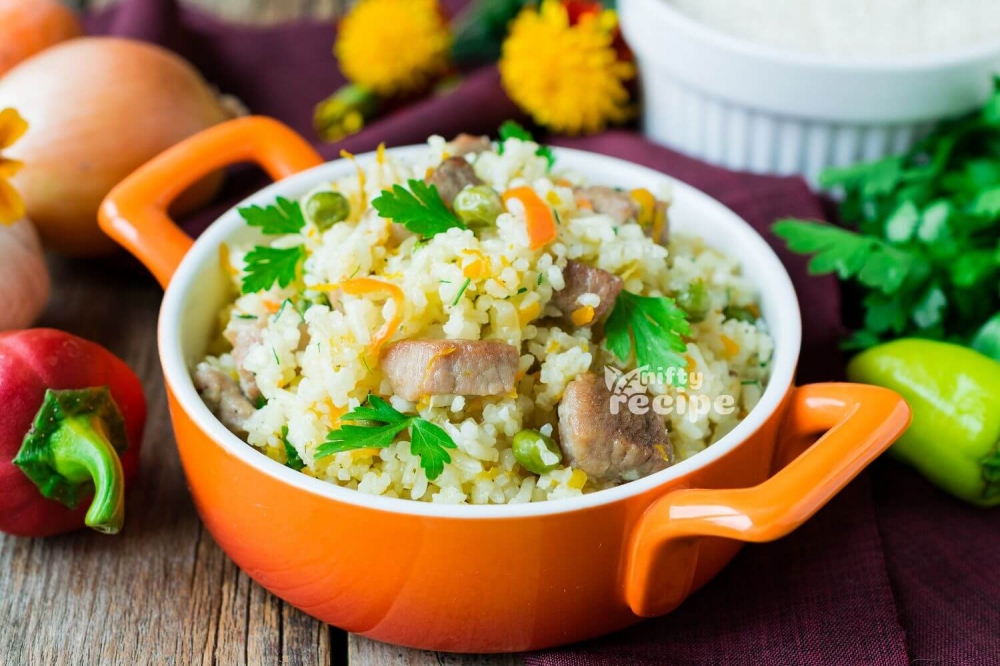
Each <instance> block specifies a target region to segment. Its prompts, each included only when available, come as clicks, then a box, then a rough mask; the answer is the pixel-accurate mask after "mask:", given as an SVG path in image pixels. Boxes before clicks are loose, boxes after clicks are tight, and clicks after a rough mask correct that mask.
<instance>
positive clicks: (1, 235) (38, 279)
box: [0, 220, 50, 332]
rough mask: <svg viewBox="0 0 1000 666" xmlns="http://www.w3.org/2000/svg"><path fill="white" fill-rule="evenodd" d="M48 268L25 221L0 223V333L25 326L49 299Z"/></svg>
mask: <svg viewBox="0 0 1000 666" xmlns="http://www.w3.org/2000/svg"><path fill="white" fill-rule="evenodd" d="M49 289H50V281H49V269H48V267H47V266H46V265H45V256H44V255H43V254H42V244H41V243H40V242H39V240H38V234H37V233H35V228H34V227H33V226H32V225H31V222H29V221H28V220H20V221H19V222H15V223H14V224H12V225H10V226H4V225H0V303H3V307H2V308H0V332H2V331H12V330H16V329H21V328H28V327H30V326H31V325H32V324H34V323H35V322H36V321H37V320H38V316H39V315H40V314H41V313H42V310H43V309H45V304H46V302H48V300H49Z"/></svg>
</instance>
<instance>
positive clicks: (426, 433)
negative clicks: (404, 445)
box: [410, 419, 456, 481]
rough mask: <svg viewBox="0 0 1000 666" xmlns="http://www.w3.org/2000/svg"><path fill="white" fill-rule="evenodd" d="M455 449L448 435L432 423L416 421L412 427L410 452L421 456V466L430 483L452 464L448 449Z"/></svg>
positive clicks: (422, 420)
mask: <svg viewBox="0 0 1000 666" xmlns="http://www.w3.org/2000/svg"><path fill="white" fill-rule="evenodd" d="M454 448H456V446H455V442H454V441H452V439H451V437H449V436H448V433H446V432H445V431H444V429H443V428H441V427H440V426H438V425H436V424H434V423H431V422H430V421H426V420H424V419H416V420H415V421H414V422H413V425H412V426H411V427H410V452H411V453H413V455H415V456H420V466H421V467H423V468H424V473H425V474H426V475H427V479H428V480H430V481H433V480H434V479H436V478H438V477H439V476H440V475H441V472H443V471H444V466H445V465H446V464H448V463H450V462H451V456H450V455H448V451H447V449H454Z"/></svg>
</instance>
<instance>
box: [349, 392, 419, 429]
mask: <svg viewBox="0 0 1000 666" xmlns="http://www.w3.org/2000/svg"><path fill="white" fill-rule="evenodd" d="M410 418H412V417H407V416H406V415H404V414H402V413H400V412H398V411H396V410H395V409H394V408H393V407H392V405H390V404H389V403H388V402H386V401H385V400H384V399H382V398H380V397H378V396H377V395H369V396H368V404H367V406H366V405H360V406H358V407H355V408H354V409H352V410H351V411H350V412H348V413H347V414H344V415H343V416H341V417H340V420H341V421H374V422H376V423H401V422H403V421H409V420H410Z"/></svg>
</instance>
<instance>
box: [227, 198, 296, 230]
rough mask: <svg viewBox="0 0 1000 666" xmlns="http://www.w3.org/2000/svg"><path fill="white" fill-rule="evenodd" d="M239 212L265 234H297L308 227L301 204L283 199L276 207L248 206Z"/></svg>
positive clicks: (279, 199)
mask: <svg viewBox="0 0 1000 666" xmlns="http://www.w3.org/2000/svg"><path fill="white" fill-rule="evenodd" d="M238 212H239V214H240V217H242V218H243V219H244V220H246V222H247V224H249V225H250V226H251V227H259V228H260V230H261V231H262V232H263V233H265V234H271V235H280V234H297V233H299V232H300V231H302V229H303V227H305V226H306V219H305V217H304V216H303V215H302V207H301V206H299V202H298V201H289V200H288V199H285V198H283V197H278V199H277V203H276V205H274V206H265V207H264V208H261V207H260V206H248V207H246V208H239V209H238Z"/></svg>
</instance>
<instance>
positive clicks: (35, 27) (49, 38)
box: [0, 0, 83, 76]
mask: <svg viewBox="0 0 1000 666" xmlns="http://www.w3.org/2000/svg"><path fill="white" fill-rule="evenodd" d="M82 34H83V26H81V25H80V21H79V19H77V17H76V14H74V13H73V12H71V11H70V10H69V9H67V8H66V7H63V6H62V5H61V4H60V3H59V2H58V0H0V76H3V75H4V74H6V73H7V72H8V71H9V70H10V69H11V68H13V67H14V65H16V64H18V63H19V62H21V61H22V60H26V59H27V58H30V57H31V56H33V55H35V54H36V53H39V52H41V51H44V50H45V49H47V48H49V47H50V46H53V45H55V44H58V43H59V42H64V41H66V40H67V39H72V38H74V37H79V36H80V35H82Z"/></svg>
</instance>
